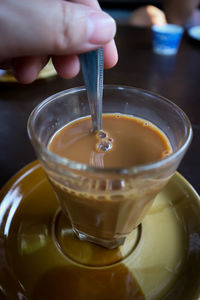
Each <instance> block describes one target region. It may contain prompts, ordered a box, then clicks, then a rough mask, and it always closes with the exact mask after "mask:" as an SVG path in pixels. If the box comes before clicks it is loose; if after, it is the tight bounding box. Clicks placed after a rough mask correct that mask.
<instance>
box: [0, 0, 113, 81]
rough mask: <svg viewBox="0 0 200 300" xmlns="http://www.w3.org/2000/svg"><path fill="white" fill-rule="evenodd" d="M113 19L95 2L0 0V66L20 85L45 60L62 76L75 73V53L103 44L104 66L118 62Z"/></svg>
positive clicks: (85, 0) (31, 78)
mask: <svg viewBox="0 0 200 300" xmlns="http://www.w3.org/2000/svg"><path fill="white" fill-rule="evenodd" d="M115 31H116V26H115V22H114V20H113V19H112V18H111V17H109V16H108V15H107V14H106V13H104V12H102V11H101V10H100V7H99V4H98V2H97V0H71V1H63V0H34V1H32V0H18V1H16V0H4V1H1V2H0V36H1V41H3V43H1V44H0V67H1V68H8V67H9V68H10V67H11V68H12V69H13V73H14V75H15V77H16V79H17V80H18V81H20V82H22V83H30V82H32V81H34V80H35V79H36V77H37V75H38V73H39V72H40V70H41V69H42V68H43V67H44V66H45V65H46V63H47V62H48V60H49V58H50V57H52V61H53V64H54V67H55V69H56V70H57V72H58V74H59V75H60V76H62V77H64V78H72V77H74V76H76V75H77V74H78V72H79V69H80V63H79V58H78V54H79V53H82V52H87V51H90V50H94V49H97V48H99V47H102V46H104V61H105V65H104V66H105V68H110V67H112V66H114V65H115V64H116V62H117V50H116V46H115V43H114V41H113V37H114V35H115Z"/></svg>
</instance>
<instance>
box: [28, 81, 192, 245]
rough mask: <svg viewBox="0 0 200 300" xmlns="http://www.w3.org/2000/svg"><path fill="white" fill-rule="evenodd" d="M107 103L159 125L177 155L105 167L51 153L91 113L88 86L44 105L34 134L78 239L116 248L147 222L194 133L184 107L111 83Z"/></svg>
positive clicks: (110, 109)
mask: <svg viewBox="0 0 200 300" xmlns="http://www.w3.org/2000/svg"><path fill="white" fill-rule="evenodd" d="M103 100H104V101H103V113H121V114H126V115H132V116H135V117H139V118H142V119H145V120H147V121H150V122H152V123H153V124H154V125H156V126H157V127H158V128H159V129H160V130H161V131H163V132H164V134H165V135H166V136H167V138H168V139H169V141H170V143H171V146H172V149H173V153H172V154H171V155H169V156H168V157H166V158H164V159H163V160H159V161H156V162H153V163H149V164H146V165H139V166H131V167H129V168H100V167H92V166H89V165H86V164H81V163H78V162H74V161H70V160H68V159H66V158H63V157H60V156H58V155H56V154H54V153H52V152H50V151H49V150H48V144H49V141H50V140H51V138H52V136H53V135H54V134H55V132H57V131H58V130H59V129H61V128H62V127H63V126H65V125H66V124H68V123H69V122H71V121H73V120H75V119H78V118H81V117H84V116H88V115H90V109H89V105H88V100H87V93H86V90H85V88H84V87H77V88H73V89H69V90H65V91H62V92H60V93H57V94H55V95H53V96H51V97H49V98H47V99H46V100H45V101H43V102H42V103H41V104H39V105H38V106H37V107H36V108H35V109H34V111H33V112H32V113H31V115H30V117H29V120H28V133H29V137H30V139H31V142H32V144H33V146H34V148H35V151H36V153H37V156H38V158H39V160H40V162H41V164H42V166H43V168H44V170H45V172H46V174H47V176H48V179H49V181H50V183H51V184H52V187H53V189H54V191H55V193H56V195H57V198H58V201H59V203H60V206H61V208H62V210H63V212H64V213H65V214H66V215H67V216H68V218H69V220H70V222H71V225H72V228H73V230H74V232H75V233H76V234H77V236H78V237H79V238H80V239H81V240H87V241H91V242H94V243H96V244H99V245H102V246H104V247H107V248H115V247H117V246H119V245H121V244H123V243H124V241H125V238H126V237H127V235H128V234H129V233H130V232H131V231H132V230H134V229H135V228H136V227H137V226H138V225H139V224H140V223H141V222H142V219H143V217H144V216H145V214H146V213H147V212H148V210H149V208H150V207H151V205H152V203H153V200H154V198H155V196H156V195H157V194H158V193H159V192H160V191H161V189H162V188H163V187H164V186H165V185H166V183H167V182H168V180H169V179H170V178H171V176H172V175H173V174H174V172H175V171H176V169H177V167H178V165H179V163H180V161H181V159H182V158H183V156H184V154H185V152H186V150H187V148H188V146H189V144H190V142H191V138H192V129H191V124H190V122H189V120H188V118H187V116H186V115H185V113H184V112H183V111H182V110H181V109H180V108H179V107H177V106H176V105H175V104H173V103H172V102H170V101H169V100H167V99H165V98H163V97H161V96H158V95H155V94H153V93H150V92H147V91H144V90H141V89H136V88H132V87H124V86H115V85H106V86H104V95H103ZM80 151H81V150H80Z"/></svg>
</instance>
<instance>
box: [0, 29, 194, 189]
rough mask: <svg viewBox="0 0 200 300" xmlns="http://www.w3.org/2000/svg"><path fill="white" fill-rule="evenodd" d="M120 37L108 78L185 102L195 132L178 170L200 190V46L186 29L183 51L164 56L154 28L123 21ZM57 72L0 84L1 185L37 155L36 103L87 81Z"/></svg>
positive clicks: (184, 105)
mask: <svg viewBox="0 0 200 300" xmlns="http://www.w3.org/2000/svg"><path fill="white" fill-rule="evenodd" d="M116 43H117V46H118V50H119V62H118V64H117V66H116V67H115V68H113V69H112V70H106V71H105V83H112V84H113V83H114V84H122V85H129V86H135V87H139V88H144V89H147V90H150V91H153V92H156V93H158V94H160V95H162V96H165V97H167V98H169V99H170V100H172V101H173V102H174V103H176V104H177V105H178V106H180V107H181V108H182V109H183V110H184V111H185V113H186V114H187V115H188V117H189V118H190V120H191V123H192V125H193V131H194V137H193V141H192V144H191V146H190V148H189V150H188V152H187V154H186V156H185V157H184V159H183V161H182V163H181V165H180V167H179V171H180V172H181V174H182V175H183V176H184V177H185V178H186V179H187V180H189V181H190V183H191V184H192V185H193V187H194V188H195V189H196V190H197V192H198V193H200V175H199V169H200V46H198V45H194V44H192V43H191V41H190V40H189V39H188V38H187V36H186V35H185V36H184V37H183V40H182V43H181V47H180V49H179V53H178V55H176V56H175V57H164V56H159V55H156V54H153V52H152V50H151V31H150V30H148V29H142V28H134V27H129V26H121V27H119V28H118V32H117V36H116ZM82 83H83V81H82V76H81V75H79V76H78V77H76V78H75V79H72V80H64V79H61V78H58V77H53V78H51V79H48V80H37V81H36V82H34V83H33V84H31V85H26V86H25V85H20V84H5V83H1V84H0V186H2V184H4V183H5V182H6V181H7V180H8V179H9V178H10V177H11V176H12V175H13V174H14V173H15V172H17V171H18V170H19V169H20V168H22V167H23V166H25V165H26V164H27V163H29V162H30V161H32V160H34V159H35V158H36V156H35V154H34V151H33V148H32V146H31V144H30V142H29V139H28V135H27V129H26V124H27V119H28V116H29V114H30V112H31V111H32V109H33V108H34V107H35V106H36V105H37V104H38V103H39V102H41V101H42V100H43V99H45V98H46V97H47V96H49V95H51V94H53V93H56V92H58V91H61V90H63V89H67V88H70V87H75V86H78V85H82Z"/></svg>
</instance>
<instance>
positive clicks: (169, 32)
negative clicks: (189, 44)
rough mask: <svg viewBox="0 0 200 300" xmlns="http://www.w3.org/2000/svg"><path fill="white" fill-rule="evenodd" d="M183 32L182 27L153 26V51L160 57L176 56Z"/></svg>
mask: <svg viewBox="0 0 200 300" xmlns="http://www.w3.org/2000/svg"><path fill="white" fill-rule="evenodd" d="M183 31H184V30H183V27H181V26H178V25H174V24H166V25H153V26H152V32H153V51H154V52H155V53H157V54H161V55H174V54H176V53H177V52H178V48H179V44H180V41H181V37H182V35H183Z"/></svg>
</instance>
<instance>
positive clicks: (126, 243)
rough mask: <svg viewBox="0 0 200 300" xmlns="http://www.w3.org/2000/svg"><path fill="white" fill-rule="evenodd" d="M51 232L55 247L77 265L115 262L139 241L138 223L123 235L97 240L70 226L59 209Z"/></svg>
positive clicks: (140, 227) (140, 230) (97, 265)
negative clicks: (111, 238) (118, 237)
mask: <svg viewBox="0 0 200 300" xmlns="http://www.w3.org/2000/svg"><path fill="white" fill-rule="evenodd" d="M52 233H53V239H54V241H55V245H56V246H57V248H58V250H59V251H60V252H61V253H62V254H64V255H65V256H67V257H68V259H71V260H72V261H74V262H76V263H78V264H79V265H85V266H92V267H103V266H110V265H113V264H116V263H118V262H119V261H122V260H123V259H125V258H127V257H128V256H129V255H130V254H131V253H133V251H134V250H135V249H136V247H137V246H138V244H139V242H140V240H141V236H142V225H140V226H138V227H137V228H136V229H135V230H133V231H132V232H131V233H130V234H129V235H128V236H127V237H122V238H120V239H113V240H111V241H110V240H100V239H97V238H95V237H93V236H88V235H86V234H84V233H82V232H80V231H78V230H76V229H74V228H73V227H72V225H71V223H70V221H69V219H68V217H67V216H66V215H65V214H64V213H63V212H62V211H61V210H60V209H59V210H58V211H57V213H56V214H55V217H54V219H53V222H52ZM122 244H123V245H122ZM120 245H121V246H120ZM102 246H103V247H102Z"/></svg>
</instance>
